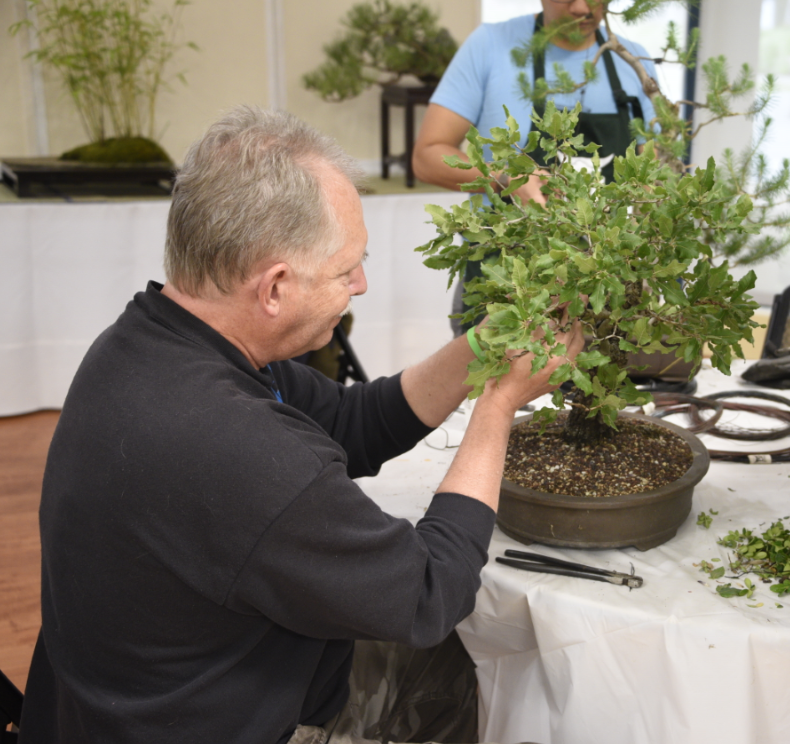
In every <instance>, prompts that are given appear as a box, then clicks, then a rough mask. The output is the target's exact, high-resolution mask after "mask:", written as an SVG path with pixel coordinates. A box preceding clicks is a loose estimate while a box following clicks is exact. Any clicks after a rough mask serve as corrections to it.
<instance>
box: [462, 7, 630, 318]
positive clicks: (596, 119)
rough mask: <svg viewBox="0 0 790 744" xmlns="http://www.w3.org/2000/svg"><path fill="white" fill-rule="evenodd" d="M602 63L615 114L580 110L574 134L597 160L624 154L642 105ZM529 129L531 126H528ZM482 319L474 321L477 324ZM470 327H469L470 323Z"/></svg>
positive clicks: (610, 63)
mask: <svg viewBox="0 0 790 744" xmlns="http://www.w3.org/2000/svg"><path fill="white" fill-rule="evenodd" d="M542 28H543V13H539V14H538V16H537V18H536V19H535V33H538V32H539V31H540V30H541V29H542ZM595 41H596V42H597V43H598V45H599V46H602V45H603V44H604V43H605V42H604V38H603V35H602V34H601V32H600V30H599V29H596V30H595ZM603 62H604V66H605V67H606V77H607V79H608V80H609V87H610V88H611V90H612V95H613V96H614V101H615V104H616V105H617V113H615V114H591V113H586V112H584V111H582V112H581V114H579V123H578V125H577V126H576V133H577V134H582V135H583V136H584V144H585V145H589V144H592V143H595V144H596V145H600V148H599V149H598V155H599V157H600V158H601V159H603V158H605V157H606V156H607V155H611V154H614V155H625V152H626V150H627V149H628V146H629V145H630V144H631V142H632V141H633V138H632V137H631V113H630V111H629V104H630V108H631V111H633V115H634V118H638V119H641V118H643V115H642V104H641V103H640V101H639V99H638V98H637V97H636V96H629V95H628V94H627V93H626V92H625V91H624V90H623V89H622V87H621V85H620V78H619V76H618V75H617V70H616V69H615V66H614V60H613V59H612V53H611V52H610V51H609V50H607V51H605V52H604V53H603ZM532 65H533V71H534V79H535V80H540V79H541V78H545V77H546V59H545V55H543V54H536V55H534V57H533V60H532ZM545 108H546V107H545V103H544V102H542V101H541V102H540V103H536V104H535V106H534V110H535V112H536V113H537V114H538V115H539V116H541V117H542V116H543V114H544V112H545ZM530 129H531V127H530ZM530 155H531V156H532V157H533V158H534V159H535V160H536V161H537V162H538V163H539V164H540V165H545V164H546V162H545V153H544V152H543V151H542V150H541V149H540V148H538V149H537V150H534V151H533V152H531V153H530ZM601 174H602V175H603V177H604V180H605V181H607V182H608V181H611V180H613V178H614V163H613V162H612V163H609V164H608V165H606V167H605V168H602V169H601ZM482 275H483V273H482V271H481V270H480V262H479V261H470V262H468V263H467V264H466V272H465V273H464V282H468V281H470V280H471V279H473V278H475V277H478V276H482ZM481 319H482V318H478V319H477V321H478V322H479V321H480V320H481ZM470 325H471V324H470ZM468 327H469V326H468V325H464V326H463V329H464V330H467V329H468Z"/></svg>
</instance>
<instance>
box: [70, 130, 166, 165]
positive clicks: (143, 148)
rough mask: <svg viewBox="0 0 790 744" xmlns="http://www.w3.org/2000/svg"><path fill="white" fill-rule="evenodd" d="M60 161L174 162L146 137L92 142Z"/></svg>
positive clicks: (113, 138) (77, 148) (110, 162)
mask: <svg viewBox="0 0 790 744" xmlns="http://www.w3.org/2000/svg"><path fill="white" fill-rule="evenodd" d="M60 159H61V160H68V161H77V162H80V163H104V164H106V165H120V164H122V163H168V164H172V162H173V161H172V160H171V159H170V156H169V155H168V154H167V153H166V152H165V151H164V150H163V149H162V148H161V147H160V146H159V145H158V144H157V143H156V142H154V141H152V140H150V139H147V138H146V137H117V138H116V137H112V138H110V139H106V140H104V141H102V142H91V143H89V144H87V145H81V146H80V147H75V148H74V149H73V150H69V151H68V152H64V153H63V154H62V155H61V156H60Z"/></svg>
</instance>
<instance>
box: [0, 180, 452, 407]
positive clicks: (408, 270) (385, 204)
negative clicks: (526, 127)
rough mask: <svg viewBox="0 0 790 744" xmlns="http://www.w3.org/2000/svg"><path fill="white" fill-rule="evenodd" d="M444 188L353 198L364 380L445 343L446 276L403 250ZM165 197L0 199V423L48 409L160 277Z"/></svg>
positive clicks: (357, 337)
mask: <svg viewBox="0 0 790 744" xmlns="http://www.w3.org/2000/svg"><path fill="white" fill-rule="evenodd" d="M463 198H464V197H463V195H461V194H453V193H449V192H437V193H413V194H402V195H392V196H389V195H370V196H363V197H362V205H363V209H364V214H365V223H366V225H367V227H368V234H369V240H368V253H369V259H368V261H367V262H366V264H365V269H366V272H367V275H368V283H369V287H370V289H369V291H368V293H367V294H366V295H364V296H363V297H359V298H357V299H356V301H355V303H354V318H355V324H354V329H353V331H352V336H351V342H352V344H353V346H354V350H355V352H356V354H357V356H358V357H359V359H360V361H361V363H362V366H363V367H364V368H365V371H366V372H367V373H368V375H369V376H370V377H371V378H374V377H378V376H379V375H387V374H393V373H395V372H397V371H399V370H401V369H403V367H405V366H407V365H408V364H411V363H413V362H416V361H419V360H421V359H423V358H425V357H426V356H428V355H429V354H430V353H432V352H433V351H435V350H436V349H438V348H439V347H440V346H441V345H442V344H443V343H446V342H447V341H449V340H450V338H451V337H452V335H451V332H450V326H449V321H448V320H447V315H448V314H449V312H450V302H451V299H450V295H449V294H448V292H447V287H446V285H447V277H446V274H445V273H443V272H439V271H431V270H429V269H426V268H425V267H424V266H423V265H422V256H421V255H420V254H418V253H415V252H414V248H415V247H416V246H418V245H420V244H422V243H425V242H427V241H428V240H430V239H431V238H432V237H433V236H434V235H435V229H434V228H433V226H432V225H429V224H427V222H428V215H427V214H426V213H425V204H440V205H442V206H444V207H445V208H448V207H449V206H450V205H451V204H453V203H455V202H458V201H460V200H462V199H463ZM169 207H170V201H169V199H156V200H147V201H116V202H112V201H110V202H75V203H51V202H9V203H0V318H2V322H1V323H0V381H2V384H0V416H8V415H14V414H20V413H26V412H28V411H34V410H37V409H42V408H60V407H61V406H62V405H63V401H64V399H65V396H66V392H67V390H68V387H69V385H70V383H71V380H72V378H73V376H74V373H75V372H76V370H77V367H78V365H79V363H80V361H81V360H82V357H83V356H84V355H85V352H86V351H87V350H88V347H89V346H90V344H91V343H92V342H93V340H94V339H95V338H96V337H97V336H98V335H99V334H100V333H101V332H102V331H103V330H104V329H105V328H106V327H107V326H108V325H110V324H111V323H112V322H114V321H115V319H116V318H117V317H118V315H119V314H120V313H121V312H122V311H123V309H124V307H125V306H126V303H127V302H129V300H131V298H132V297H133V296H134V293H135V292H138V291H140V290H142V289H144V288H145V285H146V283H147V281H148V280H149V279H155V280H157V281H163V280H164V271H163V268H162V251H163V248H164V239H165V225H166V221H167V211H168V209H169Z"/></svg>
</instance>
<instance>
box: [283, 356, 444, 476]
mask: <svg viewBox="0 0 790 744" xmlns="http://www.w3.org/2000/svg"><path fill="white" fill-rule="evenodd" d="M273 366H274V365H273ZM275 375H276V377H277V380H278V383H279V385H280V387H281V389H282V393H283V398H284V402H285V404H287V405H290V406H292V407H294V408H296V409H297V410H299V411H301V412H302V413H304V414H305V415H307V416H309V417H310V419H311V420H313V421H314V422H315V423H317V424H318V425H319V426H321V427H322V428H323V429H324V431H326V433H327V434H329V436H330V437H331V438H332V439H333V440H334V441H335V442H337V443H338V444H339V445H340V446H341V447H342V448H343V450H344V451H345V453H346V456H347V457H348V475H349V476H350V477H351V478H360V477H362V476H370V475H376V474H377V473H378V472H379V470H380V468H381V466H382V464H383V463H385V462H386V461H387V460H390V459H392V458H393V457H397V456H398V455H401V454H403V453H404V452H408V451H409V450H410V449H411V448H412V447H414V446H415V445H416V444H417V442H419V441H420V440H421V439H422V438H423V437H425V436H427V435H428V434H429V433H430V432H431V431H433V429H431V428H430V427H428V426H426V425H425V424H423V423H422V422H421V421H420V420H419V418H417V416H416V415H415V413H414V412H413V411H412V409H411V407H410V406H409V404H408V402H407V401H406V397H405V396H404V395H403V388H402V387H401V375H400V374H397V375H393V376H392V377H380V378H378V379H376V380H373V381H371V382H368V383H355V384H354V385H351V386H350V387H346V386H345V385H340V384H339V383H336V382H333V381H332V380H329V379H327V378H326V377H325V376H324V375H322V374H321V373H320V372H317V371H316V370H314V369H312V368H309V367H306V366H304V365H299V364H294V363H290V362H286V363H282V364H279V365H277V366H275Z"/></svg>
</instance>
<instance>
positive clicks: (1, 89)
mask: <svg viewBox="0 0 790 744" xmlns="http://www.w3.org/2000/svg"><path fill="white" fill-rule="evenodd" d="M355 1H356V0H329V1H327V0H232V2H224V3H223V2H216V0H192V1H191V3H190V4H189V5H187V6H186V7H185V8H184V11H183V16H182V18H183V23H182V34H181V39H182V40H184V41H193V42H195V43H196V44H197V45H198V46H199V47H200V51H199V52H197V53H196V52H193V51H191V50H186V49H185V50H183V51H182V52H181V53H180V54H179V55H178V58H177V59H176V60H175V61H174V64H173V66H172V68H171V69H172V70H173V71H179V70H184V71H185V73H186V77H187V81H188V84H187V85H186V86H183V85H182V84H181V83H179V82H178V81H175V82H174V83H173V91H172V93H167V92H165V93H163V94H162V95H161V98H160V101H159V105H158V109H157V126H158V130H159V131H160V132H161V143H162V144H163V146H164V147H165V149H166V150H167V151H168V152H169V153H170V155H171V157H173V158H174V159H175V160H176V161H177V162H178V161H179V160H180V159H181V157H182V156H183V154H184V152H185V150H186V148H187V147H188V146H189V144H190V143H191V142H192V141H194V140H195V139H196V138H198V137H199V136H200V135H201V133H202V132H203V130H204V129H205V127H206V126H207V125H208V124H209V123H210V122H212V121H213V120H214V119H216V118H217V116H218V115H219V114H220V113H221V112H222V111H223V110H225V109H227V108H229V107H231V106H233V105H234V104H236V103H251V104H258V105H261V106H269V105H271V104H272V103H275V104H279V105H280V106H283V105H284V107H285V108H286V109H287V110H289V111H291V112H293V113H295V114H296V115H297V116H300V117H301V118H303V119H305V120H307V121H309V122H310V123H312V124H314V125H315V126H317V127H319V128H320V129H321V130H322V131H324V132H326V133H328V134H331V135H333V136H335V137H336V138H337V139H338V141H339V142H340V144H341V145H342V146H343V147H344V148H345V149H346V150H347V151H348V152H349V153H350V154H351V155H353V156H354V157H357V158H359V159H361V160H364V161H375V160H377V159H378V157H379V153H380V150H379V139H378V132H379V98H378V95H377V91H375V90H371V91H369V92H367V93H365V94H364V95H362V96H360V97H359V98H357V99H354V100H352V101H349V102H345V103H343V104H328V103H324V102H322V101H321V100H320V98H318V96H316V95H315V94H314V93H309V92H307V91H306V90H304V89H303V88H302V84H301V78H302V75H303V74H304V73H306V72H309V71H310V70H312V69H313V68H314V67H316V66H317V65H318V64H320V63H321V62H322V61H323V52H322V47H323V45H324V44H326V43H329V42H331V41H332V40H333V39H334V38H335V36H336V35H338V34H339V33H340V32H341V26H340V23H339V21H340V19H341V17H342V16H344V15H345V13H346V12H347V11H348V9H349V8H350V7H351V6H352V5H353V4H354V3H355ZM171 2H172V0H154V5H155V6H156V7H158V8H159V9H162V10H164V9H169V8H170V7H171ZM427 4H428V5H429V6H430V7H431V8H433V9H434V10H435V11H437V12H438V13H439V15H440V21H441V23H442V25H444V26H447V27H448V28H449V30H450V32H451V33H452V34H453V36H454V37H455V38H456V40H457V41H458V42H459V43H460V42H461V41H463V39H465V38H466V36H468V34H469V33H470V32H471V31H472V30H473V29H474V28H475V26H476V25H477V24H478V22H479V1H478V0H428V2H427ZM278 15H279V18H280V20H281V27H280V29H279V32H278V29H272V28H270V27H269V26H268V25H267V24H268V23H269V22H270V21H271V20H272V19H273V18H274V19H277V17H278ZM23 17H24V0H0V157H11V156H30V155H38V154H59V153H61V152H63V151H64V150H66V149H69V148H71V147H74V146H77V145H79V144H82V143H84V142H85V141H86V136H85V134H84V132H83V131H82V127H81V125H80V123H79V120H78V117H77V115H76V112H75V111H74V109H73V106H72V104H71V102H70V101H69V100H68V98H66V97H65V96H64V94H63V92H62V90H61V87H60V85H59V84H58V83H57V82H56V80H54V79H53V78H52V76H51V75H49V74H48V73H46V72H45V80H46V95H45V105H46V119H45V121H44V126H45V129H46V132H47V135H48V140H49V150H50V151H49V153H40V152H38V150H37V147H36V134H35V114H34V108H33V99H32V87H31V82H30V80H31V63H30V61H29V60H23V59H22V58H23V56H24V54H25V53H26V52H27V51H28V49H29V47H28V44H27V35H26V34H22V35H20V36H17V37H15V38H11V37H10V36H9V35H8V32H7V29H8V27H9V26H10V25H11V24H12V23H15V22H16V21H18V20H20V19H22V18H23ZM280 34H281V35H280ZM272 40H274V41H276V42H277V43H278V46H279V51H280V52H281V54H280V59H281V60H282V61H283V62H284V65H285V69H284V72H283V76H282V79H283V80H284V90H282V91H279V95H278V91H272V90H271V89H270V88H271V86H272V75H273V71H272V69H271V63H272V61H273V59H274V58H276V55H274V56H273V55H272V54H270V52H271V51H272V50H271V48H270V47H271V41H272ZM275 79H276V77H275ZM401 118H402V117H401V116H398V115H397V114H393V117H392V119H393V132H392V137H393V142H402V137H403V135H402V125H401Z"/></svg>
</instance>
